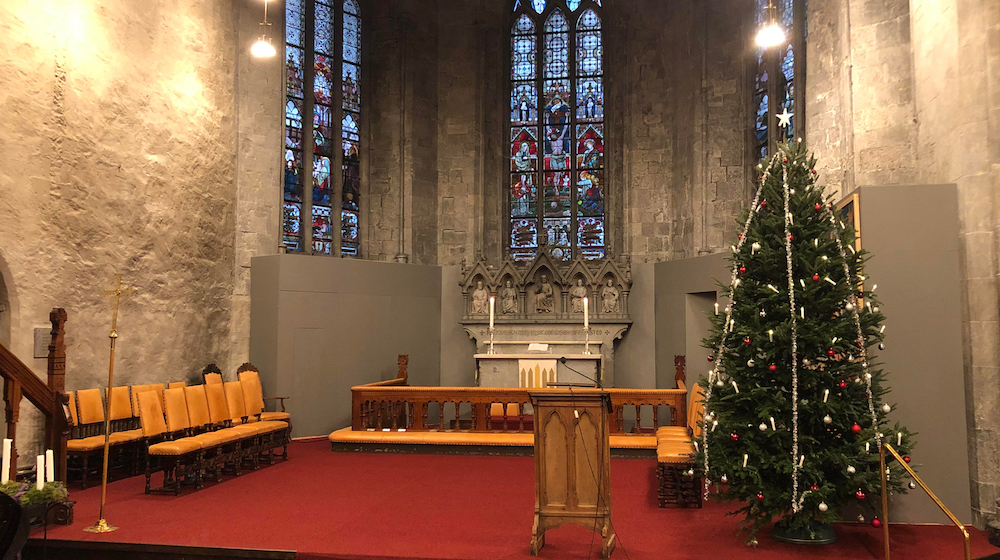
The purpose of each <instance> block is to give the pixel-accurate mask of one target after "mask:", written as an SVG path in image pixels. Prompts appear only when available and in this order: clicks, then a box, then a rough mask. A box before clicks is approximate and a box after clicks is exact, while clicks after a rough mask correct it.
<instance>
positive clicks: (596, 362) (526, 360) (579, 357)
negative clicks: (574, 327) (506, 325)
mask: <svg viewBox="0 0 1000 560" xmlns="http://www.w3.org/2000/svg"><path fill="white" fill-rule="evenodd" d="M602 361H603V360H602V356H601V354H600V352H597V353H591V354H573V353H538V352H532V353H523V354H519V353H510V354H476V384H477V385H478V386H480V387H522V388H541V387H547V386H549V385H552V384H554V383H574V384H579V385H587V386H591V387H596V386H597V385H598V384H601V385H603V379H602V377H603V369H602Z"/></svg>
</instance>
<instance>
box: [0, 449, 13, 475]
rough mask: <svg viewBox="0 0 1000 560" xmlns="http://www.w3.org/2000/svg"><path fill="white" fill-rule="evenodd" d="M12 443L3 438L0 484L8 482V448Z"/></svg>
mask: <svg viewBox="0 0 1000 560" xmlns="http://www.w3.org/2000/svg"><path fill="white" fill-rule="evenodd" d="M12 443H13V441H11V440H9V439H7V438H4V440H3V463H2V465H3V471H2V472H0V484H6V483H7V482H9V481H10V446H11V444H12Z"/></svg>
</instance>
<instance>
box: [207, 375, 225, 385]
mask: <svg viewBox="0 0 1000 560" xmlns="http://www.w3.org/2000/svg"><path fill="white" fill-rule="evenodd" d="M205 385H222V374H221V373H215V372H209V373H206V374H205Z"/></svg>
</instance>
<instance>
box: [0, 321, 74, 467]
mask: <svg viewBox="0 0 1000 560" xmlns="http://www.w3.org/2000/svg"><path fill="white" fill-rule="evenodd" d="M49 320H50V321H51V322H52V341H51V343H49V355H48V368H47V374H48V382H47V383H43V382H42V380H41V379H39V378H38V376H37V375H35V372H33V371H31V368H29V367H28V366H26V365H25V364H24V362H22V361H21V360H20V359H18V357H17V356H15V355H14V353H13V352H11V351H10V349H8V348H7V347H6V346H4V345H2V344H0V377H3V389H4V390H3V399H4V415H5V418H6V420H7V436H6V437H7V438H9V439H11V440H14V441H15V443H16V441H17V437H16V436H17V421H18V418H19V416H20V412H21V398H22V397H26V398H27V399H28V401H29V402H30V403H31V404H33V405H35V406H36V407H37V408H38V410H39V411H40V412H41V413H42V415H44V416H45V447H46V448H47V449H51V450H52V451H53V455H54V459H55V463H56V468H55V471H56V472H55V475H56V480H66V439H67V437H68V435H69V431H68V425H67V418H66V413H65V408H64V405H65V403H66V402H67V397H66V393H65V387H66V344H65V340H64V338H65V335H66V331H65V325H66V310H64V309H61V308H57V309H53V310H52V312H51V313H49ZM10 464H11V466H10V468H11V472H10V473H9V474H10V478H11V480H14V479H15V475H16V473H17V447H16V445H14V446H12V447H11V462H10Z"/></svg>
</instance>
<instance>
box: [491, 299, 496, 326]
mask: <svg viewBox="0 0 1000 560" xmlns="http://www.w3.org/2000/svg"><path fill="white" fill-rule="evenodd" d="M495 305H496V298H495V297H493V296H490V328H491V329H492V328H493V308H494V306H495Z"/></svg>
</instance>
